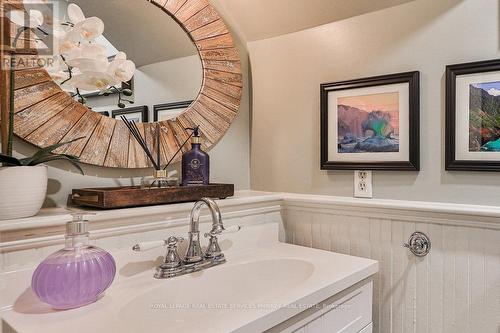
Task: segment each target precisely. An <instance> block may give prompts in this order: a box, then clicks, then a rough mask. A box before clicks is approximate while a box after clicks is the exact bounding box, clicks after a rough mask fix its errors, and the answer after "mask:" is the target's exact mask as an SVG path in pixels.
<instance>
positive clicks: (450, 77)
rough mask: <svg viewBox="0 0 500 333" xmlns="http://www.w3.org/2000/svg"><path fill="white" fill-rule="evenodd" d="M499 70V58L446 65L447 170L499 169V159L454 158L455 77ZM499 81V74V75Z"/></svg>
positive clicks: (455, 118) (455, 119)
mask: <svg viewBox="0 0 500 333" xmlns="http://www.w3.org/2000/svg"><path fill="white" fill-rule="evenodd" d="M497 71H499V72H500V59H493V60H484V61H476V62H469V63H462V64H455V65H448V66H446V101H445V103H446V111H445V114H446V115H445V118H446V120H445V137H446V141H445V169H446V170H448V171H500V160H498V161H495V160H457V159H456V141H457V138H456V126H457V123H456V122H457V114H456V109H457V105H456V99H457V93H456V88H457V77H458V76H460V75H469V74H478V73H488V72H497ZM499 81H500V75H499Z"/></svg>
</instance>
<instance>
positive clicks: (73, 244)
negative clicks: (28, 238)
mask: <svg viewBox="0 0 500 333" xmlns="http://www.w3.org/2000/svg"><path fill="white" fill-rule="evenodd" d="M72 215H73V221H71V222H68V223H67V224H66V236H65V239H66V241H65V247H64V248H63V249H61V250H59V251H57V252H55V253H53V254H51V255H50V256H48V257H47V258H46V259H45V260H44V261H42V262H41V263H40V265H38V267H37V268H36V270H35V272H34V273H33V277H32V279H31V287H32V289H33V291H34V293H35V294H36V295H37V296H38V298H39V299H40V300H41V301H42V302H44V303H47V304H49V305H51V306H52V307H53V308H55V309H71V308H77V307H81V306H84V305H87V304H90V303H93V302H95V301H96V300H97V299H98V297H99V296H100V295H101V294H102V293H103V292H104V291H105V290H106V289H107V288H108V287H109V286H110V285H111V283H112V282H113V279H114V277H115V273H116V264H115V260H114V259H113V257H112V256H111V254H109V253H108V252H106V251H105V250H103V249H101V248H98V247H96V246H92V245H90V244H89V233H88V231H87V229H88V221H87V220H84V218H83V215H82V214H80V213H76V214H72Z"/></svg>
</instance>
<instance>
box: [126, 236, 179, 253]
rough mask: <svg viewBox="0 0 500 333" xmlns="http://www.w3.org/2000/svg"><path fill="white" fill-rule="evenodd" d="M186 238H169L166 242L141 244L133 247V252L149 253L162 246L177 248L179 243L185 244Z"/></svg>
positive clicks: (158, 241)
mask: <svg viewBox="0 0 500 333" xmlns="http://www.w3.org/2000/svg"><path fill="white" fill-rule="evenodd" d="M183 241H184V238H182V237H174V236H172V237H169V238H168V239H166V240H157V241H150V242H140V243H137V244H135V245H134V246H133V247H132V250H133V251H135V252H143V251H149V250H152V249H156V248H157V247H162V246H168V247H170V246H176V245H177V243H180V242H183Z"/></svg>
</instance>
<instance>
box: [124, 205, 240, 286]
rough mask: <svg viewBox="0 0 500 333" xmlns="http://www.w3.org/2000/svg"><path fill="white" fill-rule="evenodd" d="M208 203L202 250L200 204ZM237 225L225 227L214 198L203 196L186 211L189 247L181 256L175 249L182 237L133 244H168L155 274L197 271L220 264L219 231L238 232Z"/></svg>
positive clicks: (145, 247) (149, 246)
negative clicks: (205, 243) (208, 220)
mask: <svg viewBox="0 0 500 333" xmlns="http://www.w3.org/2000/svg"><path fill="white" fill-rule="evenodd" d="M205 205H206V206H207V207H208V209H209V210H210V213H211V215H212V229H211V230H210V232H207V233H205V235H204V236H205V237H207V238H208V239H209V241H208V246H207V248H206V250H205V251H203V249H202V247H201V244H200V229H199V227H200V213H201V209H202V208H203V206H205ZM240 229H241V227H240V226H233V227H229V228H227V229H226V228H224V224H223V223H222V217H221V213H220V210H219V206H217V204H216V203H215V201H214V200H212V199H209V198H202V199H200V200H199V201H197V202H196V203H195V204H194V207H193V209H192V210H191V214H190V215H189V232H188V241H189V244H188V247H187V251H186V255H185V256H184V259H181V258H180V256H179V253H178V251H177V245H178V243H180V242H183V241H184V238H182V237H175V236H172V237H169V238H168V239H166V240H161V241H153V242H144V243H139V244H136V245H134V247H133V248H132V249H133V250H134V251H138V252H139V251H147V250H150V249H153V248H156V247H159V246H167V254H166V255H165V258H164V260H163V262H162V264H161V265H160V266H158V267H157V268H156V273H155V275H154V276H155V278H157V279H166V278H171V277H175V276H179V275H184V274H187V273H192V272H196V271H200V270H203V269H206V268H209V267H212V266H216V265H220V264H223V263H224V262H226V259H225V257H224V254H223V253H222V251H221V248H220V246H219V242H218V239H217V236H218V235H221V234H223V233H232V232H237V231H239V230H240Z"/></svg>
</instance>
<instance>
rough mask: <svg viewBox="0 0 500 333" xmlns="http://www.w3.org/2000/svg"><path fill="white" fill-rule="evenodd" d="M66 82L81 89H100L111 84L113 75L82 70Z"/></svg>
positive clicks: (104, 88)
mask: <svg viewBox="0 0 500 333" xmlns="http://www.w3.org/2000/svg"><path fill="white" fill-rule="evenodd" d="M68 84H70V85H71V86H73V87H75V88H78V89H81V90H86V91H94V90H99V91H102V90H106V89H107V88H108V87H109V86H110V85H112V84H113V77H112V76H111V75H109V74H107V73H103V72H84V73H82V74H79V75H75V76H73V78H71V80H69V81H68Z"/></svg>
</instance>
